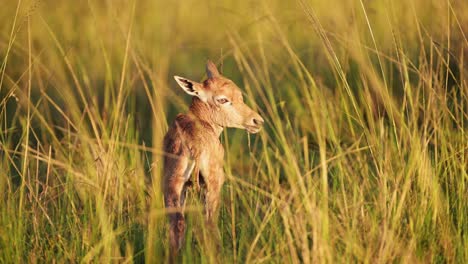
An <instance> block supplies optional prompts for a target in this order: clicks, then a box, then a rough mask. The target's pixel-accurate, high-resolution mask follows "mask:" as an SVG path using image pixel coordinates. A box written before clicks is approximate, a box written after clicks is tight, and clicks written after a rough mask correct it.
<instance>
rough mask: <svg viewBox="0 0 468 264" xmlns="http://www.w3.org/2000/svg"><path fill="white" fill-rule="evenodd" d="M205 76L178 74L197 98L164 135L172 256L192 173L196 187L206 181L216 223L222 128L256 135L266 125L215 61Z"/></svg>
mask: <svg viewBox="0 0 468 264" xmlns="http://www.w3.org/2000/svg"><path fill="white" fill-rule="evenodd" d="M206 74H207V76H208V79H206V80H205V81H204V82H203V83H198V82H194V81H192V80H189V79H187V78H183V77H179V76H174V78H175V80H176V81H177V83H178V84H179V85H180V87H182V89H183V90H184V91H185V92H186V93H188V94H189V95H191V96H193V97H192V104H191V106H190V109H189V111H188V113H187V114H179V115H177V117H176V119H175V121H174V123H173V124H172V126H171V127H170V128H169V131H168V132H167V134H166V136H165V137H164V152H165V153H166V155H165V158H164V180H163V181H164V182H163V184H164V202H165V204H166V208H167V209H168V212H169V222H170V231H169V237H170V250H171V255H176V254H177V252H178V251H179V250H180V249H181V247H182V244H183V241H184V236H185V217H184V204H185V192H186V189H187V186H188V185H189V184H190V182H191V180H190V177H191V175H192V172H195V173H194V174H195V175H194V177H195V179H193V180H194V182H195V184H196V185H198V177H199V175H200V176H201V177H202V178H201V180H203V182H204V183H205V187H206V190H205V191H206V193H205V215H206V221H207V223H208V224H210V225H213V224H214V225H216V224H215V223H216V222H215V220H216V218H217V211H218V207H219V200H220V193H221V186H222V185H223V182H224V171H223V156H224V149H223V146H222V145H221V142H220V140H219V136H220V135H221V132H222V131H223V128H224V127H236V128H242V129H246V130H247V131H248V132H249V133H257V132H259V131H260V129H261V127H262V124H263V119H262V117H261V116H260V115H259V114H258V113H256V112H255V111H253V110H252V109H251V108H250V107H248V106H247V105H246V104H245V103H244V100H243V98H242V92H241V90H240V89H239V88H238V87H237V86H236V85H235V84H234V82H232V81H231V80H229V79H228V78H225V77H223V76H222V75H221V74H220V73H219V72H218V69H217V68H216V66H215V64H214V63H213V62H211V61H208V62H207V64H206Z"/></svg>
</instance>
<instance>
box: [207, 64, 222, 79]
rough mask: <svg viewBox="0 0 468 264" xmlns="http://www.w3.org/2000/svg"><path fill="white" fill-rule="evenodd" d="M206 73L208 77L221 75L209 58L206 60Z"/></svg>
mask: <svg viewBox="0 0 468 264" xmlns="http://www.w3.org/2000/svg"><path fill="white" fill-rule="evenodd" d="M206 75H207V76H208V78H213V77H218V76H219V75H221V74H220V73H219V71H218V68H216V64H214V63H213V62H212V61H210V60H208V61H207V62H206Z"/></svg>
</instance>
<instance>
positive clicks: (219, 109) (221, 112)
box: [174, 61, 264, 133]
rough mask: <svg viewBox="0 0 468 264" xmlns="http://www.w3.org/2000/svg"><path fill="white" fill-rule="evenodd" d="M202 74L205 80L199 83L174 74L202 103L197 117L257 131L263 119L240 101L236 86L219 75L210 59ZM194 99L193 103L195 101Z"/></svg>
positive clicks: (189, 92) (240, 97)
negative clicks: (205, 77) (204, 72)
mask: <svg viewBox="0 0 468 264" xmlns="http://www.w3.org/2000/svg"><path fill="white" fill-rule="evenodd" d="M206 74H207V76H208V79H206V80H205V81H204V82H203V83H198V82H195V81H192V80H189V79H187V78H183V77H179V76H174V78H175V80H176V81H177V83H178V84H179V85H180V87H182V89H183V90H184V91H185V92H186V93H188V94H189V95H192V96H194V97H195V98H198V99H200V100H201V103H203V111H202V113H201V115H203V116H202V117H201V118H203V119H204V120H207V121H209V122H210V123H212V124H214V125H217V126H219V127H236V128H241V129H246V130H247V131H248V132H249V133H258V132H259V131H260V130H261V128H262V125H263V122H264V121H263V118H262V117H261V116H260V115H259V114H258V113H257V112H255V111H254V110H252V109H251V108H250V107H248V106H247V105H246V104H245V103H244V99H243V97H242V92H241V90H240V89H239V87H237V85H236V84H235V83H234V82H233V81H231V80H230V79H228V78H226V77H224V76H222V75H221V74H220V73H219V71H218V69H217V68H216V65H215V64H214V63H213V62H211V61H208V62H207V64H206ZM195 98H194V99H193V100H194V102H195V101H196V100H197V99H195ZM199 115H200V114H199Z"/></svg>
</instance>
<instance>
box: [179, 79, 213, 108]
mask: <svg viewBox="0 0 468 264" xmlns="http://www.w3.org/2000/svg"><path fill="white" fill-rule="evenodd" d="M174 79H175V80H176V82H177V83H178V84H179V86H180V87H182V89H183V90H184V91H185V92H186V93H188V94H190V95H192V96H196V97H198V98H200V99H201V100H202V101H203V102H206V101H207V99H208V98H207V96H206V91H205V89H204V88H203V85H202V84H201V83H198V82H194V81H192V80H189V79H187V78H184V77H180V76H174Z"/></svg>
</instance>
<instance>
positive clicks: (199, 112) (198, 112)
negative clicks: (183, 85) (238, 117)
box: [189, 97, 223, 137]
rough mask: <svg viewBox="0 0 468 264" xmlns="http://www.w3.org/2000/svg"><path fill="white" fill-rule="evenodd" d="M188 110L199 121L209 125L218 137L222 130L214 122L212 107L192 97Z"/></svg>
mask: <svg viewBox="0 0 468 264" xmlns="http://www.w3.org/2000/svg"><path fill="white" fill-rule="evenodd" d="M189 112H190V114H192V115H193V116H195V117H196V118H197V119H199V120H200V121H202V122H204V123H207V124H208V125H210V126H211V127H212V128H213V131H214V132H215V133H216V135H217V136H218V137H219V136H220V135H221V132H223V127H222V126H220V125H218V124H216V123H215V122H214V118H213V117H214V115H215V113H214V112H213V109H212V108H211V107H210V106H209V105H208V104H206V103H204V102H203V101H201V100H200V99H198V98H197V97H193V99H192V104H191V105H190V108H189Z"/></svg>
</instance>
